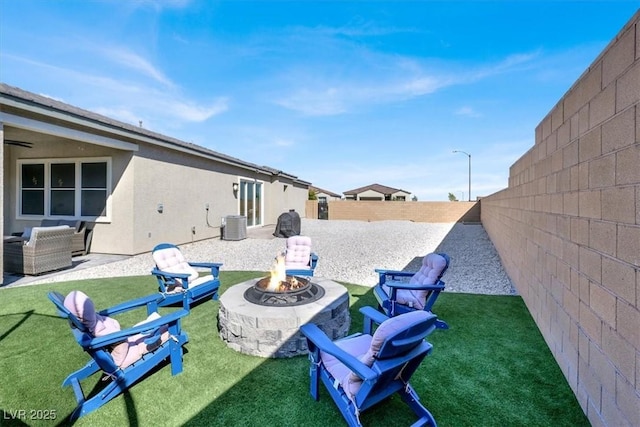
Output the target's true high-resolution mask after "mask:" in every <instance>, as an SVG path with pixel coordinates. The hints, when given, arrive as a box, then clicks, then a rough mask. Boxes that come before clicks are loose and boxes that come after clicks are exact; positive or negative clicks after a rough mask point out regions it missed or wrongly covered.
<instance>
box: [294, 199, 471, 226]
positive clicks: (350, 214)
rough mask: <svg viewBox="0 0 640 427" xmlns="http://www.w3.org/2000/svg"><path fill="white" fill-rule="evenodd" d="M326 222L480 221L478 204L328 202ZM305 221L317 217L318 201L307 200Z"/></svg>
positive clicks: (367, 201) (368, 201)
mask: <svg viewBox="0 0 640 427" xmlns="http://www.w3.org/2000/svg"><path fill="white" fill-rule="evenodd" d="M328 207H329V220H356V221H385V220H405V221H414V222H441V223H449V222H480V203H479V202H401V201H370V200H329V201H328ZM305 214H306V217H307V218H313V219H317V218H318V202H317V201H315V200H308V201H307V205H306V207H305Z"/></svg>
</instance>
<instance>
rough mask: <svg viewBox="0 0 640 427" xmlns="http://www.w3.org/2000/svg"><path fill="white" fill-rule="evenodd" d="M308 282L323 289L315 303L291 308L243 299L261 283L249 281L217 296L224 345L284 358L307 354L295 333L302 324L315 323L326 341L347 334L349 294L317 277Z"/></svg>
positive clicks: (344, 289) (252, 353)
mask: <svg viewBox="0 0 640 427" xmlns="http://www.w3.org/2000/svg"><path fill="white" fill-rule="evenodd" d="M310 279H311V281H312V282H313V283H314V284H316V285H317V286H320V287H322V288H323V290H324V295H322V297H321V298H319V299H318V300H317V301H313V302H310V303H306V304H301V305H295V306H277V305H273V306H264V305H258V304H254V303H251V302H249V301H247V300H246V299H245V297H244V294H245V292H246V291H247V289H248V288H251V287H253V286H255V284H256V283H257V282H258V281H259V280H261V279H260V278H258V279H252V280H249V281H247V282H243V283H239V284H237V285H235V286H232V287H231V288H229V289H227V290H226V291H225V292H224V294H222V295H221V296H220V310H219V312H218V328H219V332H220V338H222V340H223V341H225V342H226V343H227V346H228V347H230V348H232V349H234V350H236V351H239V352H241V353H244V354H250V355H252V356H260V357H273V358H284V357H293V356H298V355H301V354H306V353H307V342H306V339H305V338H304V336H303V335H302V334H301V333H300V332H299V329H300V326H302V325H304V324H305V323H315V324H316V325H318V327H320V329H322V330H323V331H324V332H325V333H326V334H327V335H328V336H329V337H330V338H332V339H336V338H342V337H345V336H346V335H347V333H348V332H349V325H350V322H351V318H350V317H349V294H348V292H347V288H345V287H344V286H342V285H341V284H339V283H336V282H333V281H331V280H327V279H322V278H319V277H311V278H310Z"/></svg>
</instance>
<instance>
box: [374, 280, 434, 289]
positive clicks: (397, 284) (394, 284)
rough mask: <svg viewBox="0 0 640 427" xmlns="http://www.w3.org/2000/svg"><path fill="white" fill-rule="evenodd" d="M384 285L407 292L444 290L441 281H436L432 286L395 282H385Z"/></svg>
mask: <svg viewBox="0 0 640 427" xmlns="http://www.w3.org/2000/svg"><path fill="white" fill-rule="evenodd" d="M385 285H387V286H388V287H390V288H395V289H408V290H413V291H442V290H444V282H443V281H442V280H438V281H437V282H436V283H434V284H433V285H412V284H409V283H406V282H396V281H389V282H385Z"/></svg>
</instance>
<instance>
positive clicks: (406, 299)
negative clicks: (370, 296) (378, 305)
mask: <svg viewBox="0 0 640 427" xmlns="http://www.w3.org/2000/svg"><path fill="white" fill-rule="evenodd" d="M446 267H447V260H446V259H445V258H444V257H443V256H442V255H438V254H435V253H431V254H428V255H426V256H425V257H424V258H423V259H422V267H420V270H418V271H417V272H416V273H415V274H414V275H413V276H411V279H410V280H409V284H411V285H434V284H436V282H437V281H438V277H440V275H441V274H442V271H443V270H444V269H445V268H446ZM382 288H383V289H384V291H385V292H386V293H387V295H390V294H391V292H390V289H389V287H388V286H387V285H382ZM429 292H430V291H414V290H408V289H398V290H397V291H396V301H397V302H398V303H399V304H402V305H407V306H409V307H414V308H416V309H418V310H423V309H424V305H425V303H426V300H427V295H428V294H429Z"/></svg>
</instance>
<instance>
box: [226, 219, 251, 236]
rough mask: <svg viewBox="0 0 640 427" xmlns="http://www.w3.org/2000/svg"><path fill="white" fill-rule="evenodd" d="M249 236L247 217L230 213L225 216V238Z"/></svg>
mask: <svg viewBox="0 0 640 427" xmlns="http://www.w3.org/2000/svg"><path fill="white" fill-rule="evenodd" d="M246 238H247V217H246V216H242V215H228V216H226V217H225V218H224V227H223V229H222V239H223V240H243V239H246Z"/></svg>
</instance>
